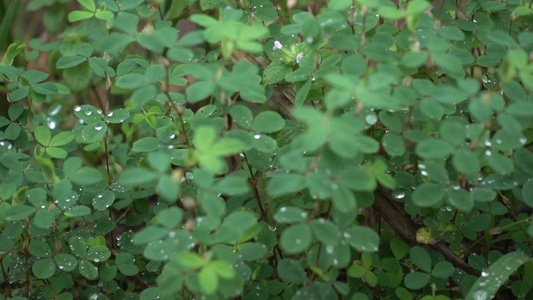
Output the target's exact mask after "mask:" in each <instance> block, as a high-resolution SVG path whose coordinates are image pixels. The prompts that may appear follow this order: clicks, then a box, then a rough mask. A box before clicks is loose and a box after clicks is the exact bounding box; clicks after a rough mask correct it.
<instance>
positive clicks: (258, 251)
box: [238, 243, 268, 261]
mask: <svg viewBox="0 0 533 300" xmlns="http://www.w3.org/2000/svg"><path fill="white" fill-rule="evenodd" d="M267 252H268V248H267V247H266V246H265V245H264V244H261V243H246V244H244V245H243V246H242V248H241V249H240V250H239V255H238V257H239V258H240V259H242V260H244V261H254V260H258V259H261V258H262V257H264V256H265V255H266V254H267Z"/></svg>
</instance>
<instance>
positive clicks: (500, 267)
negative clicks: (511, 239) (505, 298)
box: [465, 252, 532, 300]
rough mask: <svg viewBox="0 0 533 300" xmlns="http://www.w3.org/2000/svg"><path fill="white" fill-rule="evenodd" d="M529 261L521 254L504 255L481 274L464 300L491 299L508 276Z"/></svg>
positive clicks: (528, 258)
mask: <svg viewBox="0 0 533 300" xmlns="http://www.w3.org/2000/svg"><path fill="white" fill-rule="evenodd" d="M531 260H532V259H531V257H529V256H528V255H526V254H524V253H521V252H511V253H507V254H505V255H504V256H502V257H500V258H499V259H498V260H496V261H495V262H494V263H492V264H491V265H490V267H489V268H488V270H485V271H484V272H483V274H482V276H481V277H480V278H478V279H477V280H476V282H475V283H474V284H473V285H472V287H471V288H470V290H469V291H468V294H467V295H466V298H465V299H466V300H476V299H492V298H493V297H494V295H496V292H498V290H499V289H500V287H501V286H502V285H503V284H504V283H505V282H507V279H508V278H509V276H511V274H513V273H514V272H516V270H517V269H518V268H519V267H520V266H521V265H522V264H524V263H527V262H531ZM484 275H485V276H484Z"/></svg>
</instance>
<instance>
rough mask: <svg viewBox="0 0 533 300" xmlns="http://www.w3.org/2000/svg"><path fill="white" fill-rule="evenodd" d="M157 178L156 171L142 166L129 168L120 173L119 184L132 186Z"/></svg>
mask: <svg viewBox="0 0 533 300" xmlns="http://www.w3.org/2000/svg"><path fill="white" fill-rule="evenodd" d="M156 178H157V173H156V172H154V171H152V170H149V169H144V168H129V169H126V170H124V172H122V173H121V174H120V177H119V182H120V184H121V185H126V186H133V185H142V184H147V183H150V182H153V181H154V180H155V179H156Z"/></svg>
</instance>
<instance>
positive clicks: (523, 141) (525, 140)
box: [520, 137, 527, 145]
mask: <svg viewBox="0 0 533 300" xmlns="http://www.w3.org/2000/svg"><path fill="white" fill-rule="evenodd" d="M526 142H527V139H526V138H525V137H521V138H520V144H522V145H523V144H525V143H526Z"/></svg>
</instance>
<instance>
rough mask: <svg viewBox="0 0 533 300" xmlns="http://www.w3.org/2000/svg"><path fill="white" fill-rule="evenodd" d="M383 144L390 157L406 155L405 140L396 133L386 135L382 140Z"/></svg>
mask: <svg viewBox="0 0 533 300" xmlns="http://www.w3.org/2000/svg"><path fill="white" fill-rule="evenodd" d="M381 144H382V145H383V148H385V151H387V154H389V155H390V156H401V155H403V154H404V153H405V140H404V138H403V137H402V136H401V135H399V134H397V133H395V132H387V133H385V134H384V135H383V138H382V140H381Z"/></svg>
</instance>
